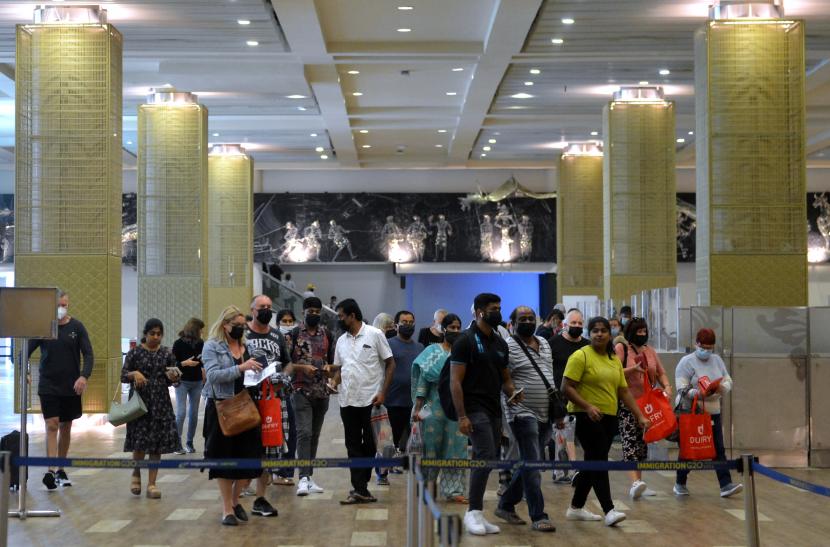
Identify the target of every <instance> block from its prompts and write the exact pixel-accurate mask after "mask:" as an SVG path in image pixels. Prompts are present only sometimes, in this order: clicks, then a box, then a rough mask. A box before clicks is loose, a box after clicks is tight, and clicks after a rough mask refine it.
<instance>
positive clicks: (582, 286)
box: [556, 142, 604, 301]
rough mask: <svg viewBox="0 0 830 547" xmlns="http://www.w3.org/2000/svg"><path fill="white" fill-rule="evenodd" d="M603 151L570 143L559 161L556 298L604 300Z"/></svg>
mask: <svg viewBox="0 0 830 547" xmlns="http://www.w3.org/2000/svg"><path fill="white" fill-rule="evenodd" d="M602 241H603V231H602V149H601V148H600V147H599V146H598V144H597V143H593V142H591V143H571V144H570V146H569V147H568V149H567V150H566V151H565V152H564V153H563V154H562V157H561V158H560V159H559V189H558V191H557V193H556V295H557V296H556V298H557V301H561V300H562V297H563V296H591V295H593V296H596V297H597V298H600V299H601V298H602V296H603V290H604V288H603V283H602V275H603V269H602V263H603V255H602V253H603V246H602Z"/></svg>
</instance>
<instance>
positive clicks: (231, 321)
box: [202, 306, 262, 526]
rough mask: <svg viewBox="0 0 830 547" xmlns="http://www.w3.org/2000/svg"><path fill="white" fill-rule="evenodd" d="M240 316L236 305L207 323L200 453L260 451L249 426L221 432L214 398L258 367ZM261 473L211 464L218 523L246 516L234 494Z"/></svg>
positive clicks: (231, 391) (235, 388) (256, 454)
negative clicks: (219, 497)
mask: <svg viewBox="0 0 830 547" xmlns="http://www.w3.org/2000/svg"><path fill="white" fill-rule="evenodd" d="M245 327H246V323H245V315H244V314H243V313H242V312H241V311H239V308H237V307H236V306H228V307H227V308H225V309H224V310H222V313H221V315H220V316H219V318H218V319H217V321H216V323H214V324H213V326H212V327H211V328H210V333H209V338H208V340H207V341H206V342H205V346H204V348H203V349H202V362H203V363H204V364H205V375H206V382H205V387H204V389H203V390H202V395H203V396H204V397H205V398H206V399H207V403H206V404H205V422H204V427H203V430H204V435H205V457H206V458H260V457H261V456H262V439H261V436H260V432H261V429H260V428H258V427H255V428H253V429H250V430H248V431H245V432H244V433H240V434H239V435H236V436H234V437H226V436H225V435H224V434H223V433H222V429H221V428H220V427H219V418H218V416H217V413H216V401H219V400H224V399H230V398H232V397H233V396H234V395H236V394H237V393H239V392H240V391H242V390H243V389H245V386H244V382H243V376H244V374H245V371H248V370H252V371H254V372H259V371H260V370H262V366H261V365H260V364H259V363H258V362H257V361H255V360H253V359H251V358H250V356H249V354H248V350H247V348H246V345H245ZM260 475H262V470H261V469H211V470H210V471H209V475H208V476H209V478H210V479H217V480H218V483H219V491H220V493H221V494H222V524H224V525H226V526H236V525H237V524H239V521H240V520H241V521H243V522H244V521H247V520H248V513H247V512H246V511H245V509H243V507H242V505H240V503H239V495H240V494H241V493H242V491H243V490H244V489H245V488H246V487H247V486H248V484H249V483H250V482H251V479H255V478H257V477H259V476H260Z"/></svg>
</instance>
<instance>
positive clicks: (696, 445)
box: [680, 396, 715, 460]
mask: <svg viewBox="0 0 830 547" xmlns="http://www.w3.org/2000/svg"><path fill="white" fill-rule="evenodd" d="M680 459H681V460H713V459H715V437H714V435H713V434H712V415H711V414H709V413H708V412H706V409H705V408H703V409H702V411H701V413H700V414H697V396H695V398H694V400H693V401H692V411H691V413H689V414H681V415H680Z"/></svg>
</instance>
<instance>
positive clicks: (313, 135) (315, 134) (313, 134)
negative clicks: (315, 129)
mask: <svg viewBox="0 0 830 547" xmlns="http://www.w3.org/2000/svg"><path fill="white" fill-rule="evenodd" d="M316 136H317V133H312V134H311V135H309V137H316Z"/></svg>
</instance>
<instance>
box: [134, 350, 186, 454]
mask: <svg viewBox="0 0 830 547" xmlns="http://www.w3.org/2000/svg"><path fill="white" fill-rule="evenodd" d="M177 365H178V363H177V362H176V357H175V356H174V355H173V352H172V351H170V348H167V347H165V346H159V348H158V349H157V350H156V351H150V350H148V349H146V348H145V347H143V346H136V347H135V348H133V349H131V350H130V351H129V352H128V353H127V356H126V357H125V358H124V367H123V368H122V369H121V381H122V382H123V383H125V384H127V383H131V381H130V379H129V378H128V377H127V374H128V373H129V372H133V371H138V372H140V373H141V374H142V375H143V376H144V377H145V378H146V379H147V383H146V384H144V387H141V388H137V387H135V386H132V387H131V388H130V394H131V395H132V393H133V391H135V392H136V393H138V394H139V395H140V396H141V399H142V400H143V401H144V405H145V406H146V407H147V414H145V415H144V416H142V417H140V418H138V419H135V420H133V421H132V422H129V423H128V424H127V438H126V439H125V440H124V452H134V451H140V452H147V453H150V454H169V453H171V452H175V451H176V450H180V449H181V446H182V445H181V439H180V437H179V433H178V430H177V429H176V415H175V413H174V412H173V404H172V403H171V402H170V392H169V391H168V390H167V388H168V386H170V385H171V384H172V382H170V380H169V379H168V378H167V374H166V372H167V367H175V366H177Z"/></svg>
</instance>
